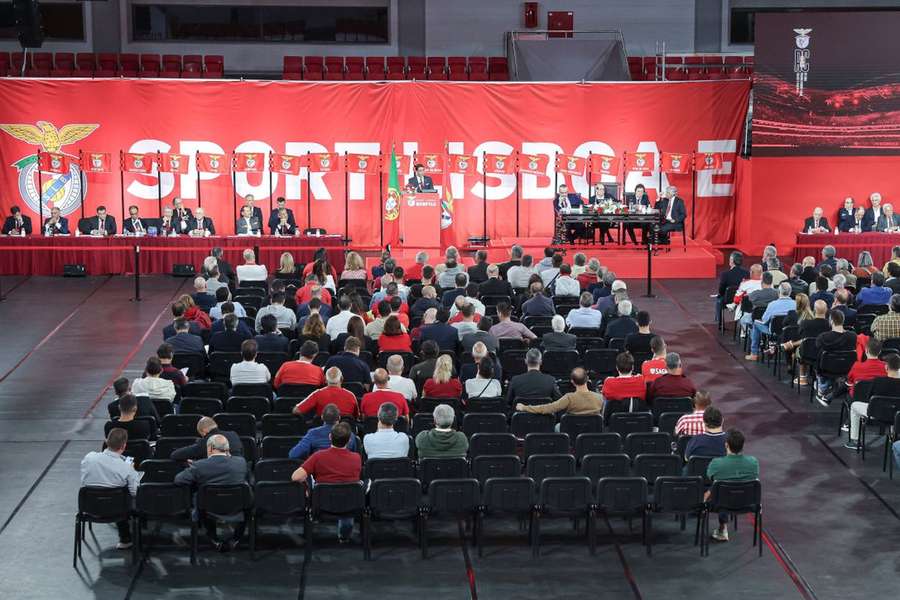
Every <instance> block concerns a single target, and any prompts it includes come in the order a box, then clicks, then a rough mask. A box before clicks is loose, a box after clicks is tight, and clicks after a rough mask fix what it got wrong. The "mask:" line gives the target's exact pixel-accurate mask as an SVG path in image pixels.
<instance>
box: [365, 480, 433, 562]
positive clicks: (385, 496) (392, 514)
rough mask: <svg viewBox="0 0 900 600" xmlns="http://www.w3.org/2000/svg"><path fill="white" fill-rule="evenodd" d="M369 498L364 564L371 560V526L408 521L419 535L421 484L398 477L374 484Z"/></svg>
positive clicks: (417, 481)
mask: <svg viewBox="0 0 900 600" xmlns="http://www.w3.org/2000/svg"><path fill="white" fill-rule="evenodd" d="M368 497H369V503H368V510H367V516H368V518H369V522H368V525H367V530H368V534H367V535H366V536H365V544H364V548H363V552H364V555H365V558H366V559H367V560H368V559H371V558H372V535H371V527H372V523H373V522H375V521H397V520H403V519H409V520H411V521H413V522H414V523H415V524H416V525H417V528H418V529H419V531H421V530H422V525H421V519H422V510H421V508H422V502H421V497H422V484H421V483H420V482H419V480H418V479H415V478H413V477H398V478H384V479H378V480H374V481H372V484H371V486H370V487H369V494H368ZM419 545H421V539H420V540H419Z"/></svg>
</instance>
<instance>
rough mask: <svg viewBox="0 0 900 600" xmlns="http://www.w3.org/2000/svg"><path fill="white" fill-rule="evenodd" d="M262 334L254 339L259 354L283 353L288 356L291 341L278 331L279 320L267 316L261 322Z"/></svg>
mask: <svg viewBox="0 0 900 600" xmlns="http://www.w3.org/2000/svg"><path fill="white" fill-rule="evenodd" d="M259 330H260V332H261V333H260V334H259V335H258V336H256V337H255V338H254V339H255V340H256V344H257V347H258V350H259V352H281V353H284V354H287V351H288V346H290V344H291V341H290V340H289V339H287V338H286V337H285V336H283V335H282V334H281V332H280V331H279V330H278V318H277V317H275V315H265V316H264V317H263V318H262V319H260V321H259Z"/></svg>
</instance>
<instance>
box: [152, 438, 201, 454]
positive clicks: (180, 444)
mask: <svg viewBox="0 0 900 600" xmlns="http://www.w3.org/2000/svg"><path fill="white" fill-rule="evenodd" d="M196 441H197V436H194V437H187V436H178V437H161V438H159V439H158V440H156V450H155V451H154V453H153V456H154V458H157V459H161V458H169V457H170V456H172V452H173V451H174V450H177V449H178V448H184V447H185V446H190V445H192V444H194V443H195V442H196Z"/></svg>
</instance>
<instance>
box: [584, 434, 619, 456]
mask: <svg viewBox="0 0 900 600" xmlns="http://www.w3.org/2000/svg"><path fill="white" fill-rule="evenodd" d="M620 452H622V436H621V435H620V434H618V433H611V432H607V433H582V434H581V435H579V436H578V437H577V438H575V458H577V459H578V462H579V463H580V462H581V461H582V459H583V458H584V457H585V456H587V455H588V454H619V453H620Z"/></svg>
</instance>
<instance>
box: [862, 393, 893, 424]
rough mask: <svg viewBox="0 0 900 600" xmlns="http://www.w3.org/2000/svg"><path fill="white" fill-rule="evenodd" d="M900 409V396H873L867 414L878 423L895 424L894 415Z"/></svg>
mask: <svg viewBox="0 0 900 600" xmlns="http://www.w3.org/2000/svg"><path fill="white" fill-rule="evenodd" d="M898 411H900V398H896V397H893V396H871V397H870V398H869V409H868V411H867V413H866V415H867V416H868V418H869V419H871V420H873V421H875V422H877V423H883V424H885V425H893V423H894V416H895V415H896V414H897V412H898Z"/></svg>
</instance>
